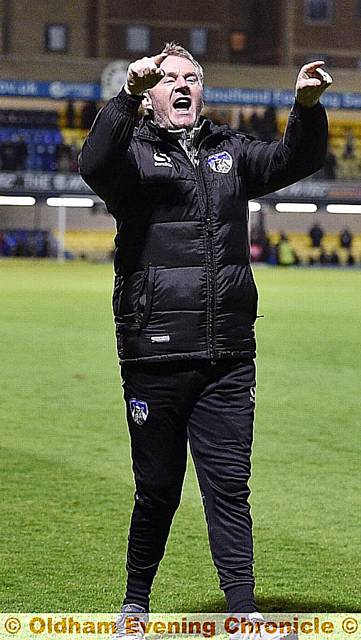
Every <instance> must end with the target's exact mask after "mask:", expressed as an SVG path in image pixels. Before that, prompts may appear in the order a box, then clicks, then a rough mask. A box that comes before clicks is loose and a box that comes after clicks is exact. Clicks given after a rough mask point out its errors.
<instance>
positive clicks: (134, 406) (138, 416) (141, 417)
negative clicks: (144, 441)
mask: <svg viewBox="0 0 361 640" xmlns="http://www.w3.org/2000/svg"><path fill="white" fill-rule="evenodd" d="M129 408H130V412H131V414H132V418H133V420H134V422H135V424H137V425H138V426H139V427H141V426H142V424H144V423H145V421H146V419H147V418H148V415H149V409H148V405H147V403H146V402H145V401H144V400H137V399H136V398H131V399H130V400H129Z"/></svg>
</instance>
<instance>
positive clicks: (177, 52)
mask: <svg viewBox="0 0 361 640" xmlns="http://www.w3.org/2000/svg"><path fill="white" fill-rule="evenodd" d="M162 53H166V54H167V55H168V56H178V57H179V58H187V60H190V61H191V63H192V64H193V66H194V67H195V70H196V72H197V76H198V80H199V81H200V84H201V85H202V86H203V80H204V72H203V68H202V67H201V65H200V64H199V62H197V60H195V58H193V56H192V54H191V53H190V51H188V50H187V49H185V48H184V47H182V46H181V45H180V44H179V42H175V41H174V40H173V41H172V42H166V43H165V44H164V47H163V49H162Z"/></svg>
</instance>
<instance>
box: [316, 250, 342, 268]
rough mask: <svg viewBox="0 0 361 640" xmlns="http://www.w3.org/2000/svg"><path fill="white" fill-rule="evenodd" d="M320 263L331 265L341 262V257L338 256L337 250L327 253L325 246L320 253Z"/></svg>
mask: <svg viewBox="0 0 361 640" xmlns="http://www.w3.org/2000/svg"><path fill="white" fill-rule="evenodd" d="M320 264H330V265H331V264H332V265H338V264H340V258H339V256H338V253H337V251H335V250H333V251H332V252H331V253H327V251H326V250H325V248H324V247H322V249H321V253H320Z"/></svg>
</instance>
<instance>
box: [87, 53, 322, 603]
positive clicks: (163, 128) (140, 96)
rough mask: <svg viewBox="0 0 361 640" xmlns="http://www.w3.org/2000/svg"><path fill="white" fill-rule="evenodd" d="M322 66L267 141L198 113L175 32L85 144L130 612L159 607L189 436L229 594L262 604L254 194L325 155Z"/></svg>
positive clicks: (198, 74)
mask: <svg viewBox="0 0 361 640" xmlns="http://www.w3.org/2000/svg"><path fill="white" fill-rule="evenodd" d="M322 65H323V62H321V61H317V62H314V63H310V64H308V65H305V66H304V67H302V69H301V71H300V73H299V75H298V78H297V82H296V102H295V104H294V106H293V109H292V111H291V113H290V116H289V120H288V125H287V128H286V131H285V134H284V136H283V139H282V140H281V141H277V142H271V143H264V142H260V141H256V140H253V139H252V138H250V137H248V136H246V135H244V134H242V133H240V132H234V131H232V130H230V129H229V128H228V127H227V126H218V125H214V124H213V123H212V122H211V121H209V120H207V119H205V118H202V117H201V116H200V113H201V109H202V106H203V97H202V96H203V72H202V68H201V67H200V65H199V64H198V63H197V62H196V61H195V60H194V58H193V57H192V56H191V54H190V53H189V52H187V51H186V50H185V49H183V48H182V47H180V46H179V45H175V44H174V43H171V44H168V45H167V46H166V47H165V49H164V50H163V51H162V53H160V54H159V55H157V56H154V57H152V58H143V59H141V60H137V61H136V62H134V63H132V64H131V65H130V66H129V69H128V76H127V83H126V85H125V87H124V88H123V89H122V90H121V91H120V93H119V94H118V96H116V97H115V98H113V99H112V100H110V102H108V104H107V105H106V106H105V107H104V108H103V109H102V110H101V112H100V113H99V115H98V117H97V119H96V120H95V123H94V125H93V128H92V130H91V132H90V134H89V136H88V138H87V140H86V142H85V144H84V147H83V150H82V153H81V157H80V171H81V174H82V176H83V178H84V179H85V180H86V182H87V183H88V184H89V185H90V186H91V187H92V188H93V189H94V191H95V192H96V193H97V194H98V195H99V196H100V197H101V198H103V199H104V200H105V202H106V204H107V207H108V210H109V211H110V212H111V213H112V214H113V216H114V217H115V220H116V224H117V235H116V252H115V286H114V295H113V309H114V316H115V323H116V336H117V346H118V354H119V361H120V364H121V373H122V377H123V380H124V397H125V401H126V405H127V418H128V425H129V430H130V436H131V446H132V458H133V471H134V476H135V484H136V493H135V503H134V510H133V515H132V520H131V525H130V532H129V545H128V556H127V570H128V582H127V590H126V596H125V600H124V604H123V611H124V612H127V611H138V612H141V611H148V607H149V596H150V590H151V586H152V581H153V578H154V576H155V574H156V571H157V568H158V565H159V562H160V560H161V558H162V556H163V553H164V549H165V545H166V541H167V537H168V533H169V529H170V526H171V522H172V518H173V515H174V513H175V510H176V509H177V506H178V504H179V501H180V496H181V490H182V484H183V479H184V474H185V469H186V453H187V442H188V441H189V443H190V448H191V452H192V456H193V460H194V464H195V468H196V472H197V476H198V481H199V485H200V490H201V494H202V498H203V503H204V509H205V514H206V519H207V525H208V532H209V541H210V547H211V551H212V555H213V560H214V563H215V565H216V567H217V570H218V575H219V579H220V586H221V588H222V589H223V591H224V592H225V595H226V600H227V606H228V609H229V611H239V612H248V613H250V614H251V613H252V612H255V611H256V605H255V601H254V593H253V591H254V577H253V549H252V521H251V516H250V509H249V503H248V497H249V488H248V480H249V476H250V457H251V447H252V435H253V416H254V403H255V387H256V380H255V365H254V358H255V338H254V323H255V320H256V317H257V290H256V287H255V283H254V280H253V275H252V271H251V268H250V264H249V243H248V200H249V199H251V198H255V197H258V196H261V195H263V194H266V193H268V192H271V191H274V190H276V189H279V188H281V187H285V186H286V185H288V184H290V183H292V182H295V181H296V180H299V179H301V178H304V177H305V176H307V175H309V174H311V173H313V172H315V171H317V170H318V169H319V168H320V167H321V166H322V164H323V161H324V157H325V153H326V146H327V119H326V116H325V112H324V109H323V107H322V106H321V105H320V103H319V102H318V99H319V96H320V95H321V93H322V92H323V91H324V90H325V88H326V87H327V86H328V84H329V83H330V78H329V76H328V74H326V73H325V72H324V71H323V70H322ZM142 102H143V106H144V108H145V110H146V113H147V115H146V116H145V117H144V118H143V119H142V120H141V121H140V123H139V125H138V124H137V116H138V108H139V106H140V104H141V103H142Z"/></svg>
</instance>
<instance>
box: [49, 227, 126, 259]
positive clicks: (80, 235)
mask: <svg viewBox="0 0 361 640" xmlns="http://www.w3.org/2000/svg"><path fill="white" fill-rule="evenodd" d="M114 235H115V234H114V232H113V231H92V230H82V231H80V230H69V231H67V232H66V234H65V251H66V252H68V254H70V255H71V256H73V257H74V258H87V259H90V260H105V259H108V258H109V257H110V255H111V253H112V251H113V249H114V242H113V239H114ZM54 236H55V238H56V239H57V237H58V236H57V232H55V233H54Z"/></svg>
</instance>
